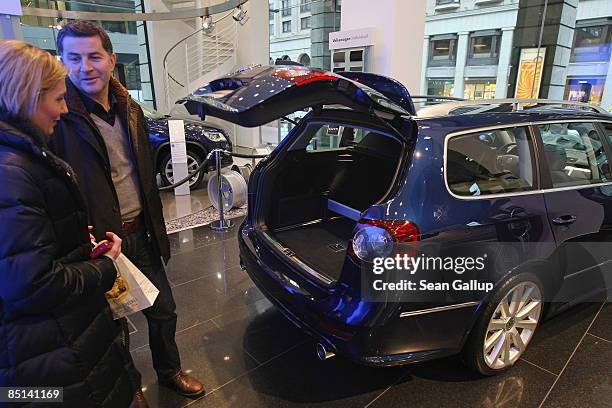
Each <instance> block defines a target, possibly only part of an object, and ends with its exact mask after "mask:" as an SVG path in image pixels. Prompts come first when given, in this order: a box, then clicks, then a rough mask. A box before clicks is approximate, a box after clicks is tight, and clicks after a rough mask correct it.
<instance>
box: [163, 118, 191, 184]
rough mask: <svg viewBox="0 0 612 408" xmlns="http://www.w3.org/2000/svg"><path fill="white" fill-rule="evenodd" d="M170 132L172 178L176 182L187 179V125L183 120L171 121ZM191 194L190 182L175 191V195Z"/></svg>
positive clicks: (169, 124) (169, 122)
mask: <svg viewBox="0 0 612 408" xmlns="http://www.w3.org/2000/svg"><path fill="white" fill-rule="evenodd" d="M168 130H169V131H170V155H171V157H172V177H173V179H174V182H175V183H176V182H177V181H180V180H182V179H184V178H185V177H187V175H188V174H189V173H188V170H187V143H185V123H184V122H183V121H182V120H169V121H168ZM189 193H190V189H189V182H186V183H184V184H182V185H180V186H178V187H176V188H175V189H174V194H175V195H188V194H189Z"/></svg>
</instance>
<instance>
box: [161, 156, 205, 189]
mask: <svg viewBox="0 0 612 408" xmlns="http://www.w3.org/2000/svg"><path fill="white" fill-rule="evenodd" d="M201 163H202V158H201V157H200V153H196V152H194V151H193V150H188V151H187V172H188V173H189V174H191V173H193V172H194V171H195V170H196V169H197V168H198V167H199V166H200V164H201ZM158 171H159V173H160V174H161V178H162V182H163V184H164V186H168V185H170V184H173V183H175V182H176V181H179V180H175V179H174V169H173V167H172V156H171V155H170V152H168V153H166V154H165V155H164V156H163V157H162V159H161V161H160V162H159V168H158ZM203 177H204V171H200V172H199V173H198V174H197V175H196V176H193V177H192V178H191V179H190V180H189V187H190V188H191V189H195V188H196V187H198V186H199V185H200V183H201V182H202V178H203Z"/></svg>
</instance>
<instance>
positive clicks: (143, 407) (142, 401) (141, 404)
mask: <svg viewBox="0 0 612 408" xmlns="http://www.w3.org/2000/svg"><path fill="white" fill-rule="evenodd" d="M130 408H149V404H148V403H147V399H146V398H145V396H144V393H143V392H142V390H138V391H136V393H134V399H132V403H131V404H130Z"/></svg>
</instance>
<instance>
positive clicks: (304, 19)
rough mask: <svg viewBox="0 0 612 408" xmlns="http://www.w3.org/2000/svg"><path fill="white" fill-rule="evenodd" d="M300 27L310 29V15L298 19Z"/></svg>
mask: <svg viewBox="0 0 612 408" xmlns="http://www.w3.org/2000/svg"><path fill="white" fill-rule="evenodd" d="M300 28H301V29H302V30H309V29H310V17H302V18H301V19H300Z"/></svg>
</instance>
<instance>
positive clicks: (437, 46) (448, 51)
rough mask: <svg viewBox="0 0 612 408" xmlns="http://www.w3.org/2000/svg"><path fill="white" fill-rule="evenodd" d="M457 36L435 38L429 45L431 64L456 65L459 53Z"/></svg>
mask: <svg viewBox="0 0 612 408" xmlns="http://www.w3.org/2000/svg"><path fill="white" fill-rule="evenodd" d="M456 48H457V38H456V37H447V38H434V39H432V40H431V41H430V46H429V65H430V66H451V65H455V59H456V53H457V50H456Z"/></svg>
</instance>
